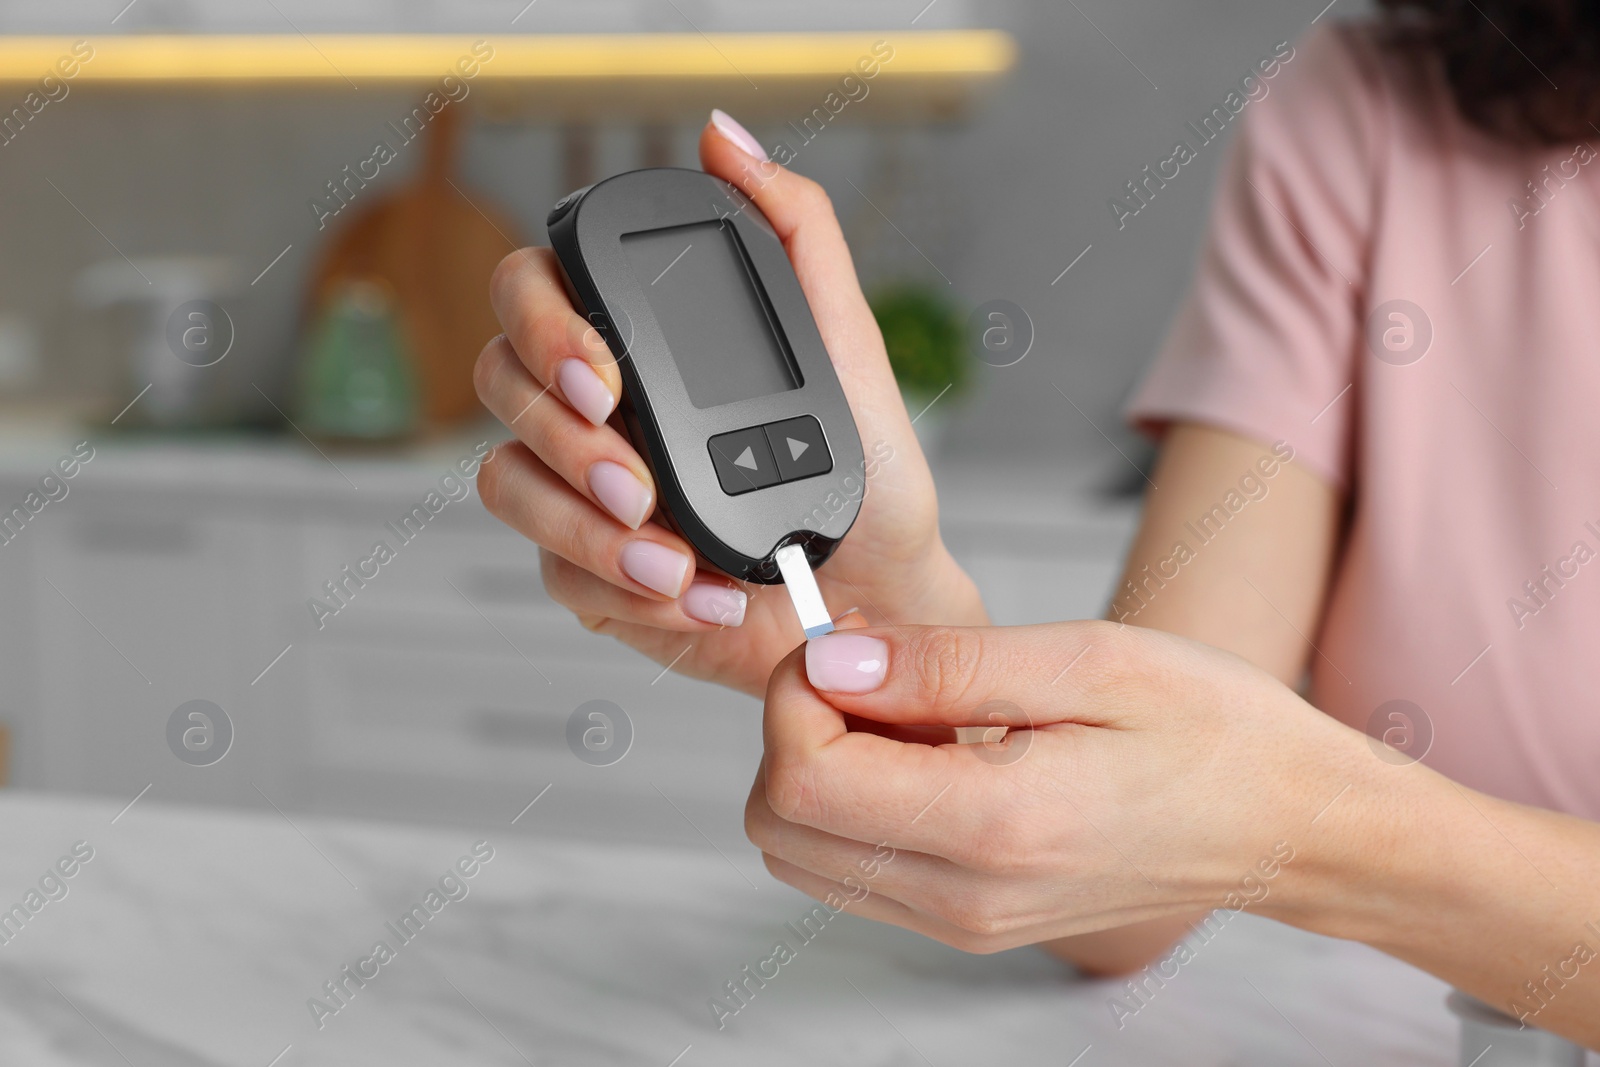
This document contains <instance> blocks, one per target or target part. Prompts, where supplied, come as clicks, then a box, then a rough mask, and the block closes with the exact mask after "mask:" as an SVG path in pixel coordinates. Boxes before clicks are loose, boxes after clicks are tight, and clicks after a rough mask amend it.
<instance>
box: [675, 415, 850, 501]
mask: <svg viewBox="0 0 1600 1067" xmlns="http://www.w3.org/2000/svg"><path fill="white" fill-rule="evenodd" d="M706 445H707V448H708V449H709V451H710V452H711V463H712V466H714V467H715V468H716V471H717V481H718V482H720V483H721V484H722V491H723V492H724V493H727V494H728V495H729V496H738V495H739V494H740V493H748V492H750V491H751V490H754V489H765V488H766V487H767V486H769V485H777V484H778V483H779V482H793V481H798V480H800V479H801V478H812V477H815V476H816V475H819V474H826V473H828V472H829V471H831V470H833V454H832V453H830V452H829V451H828V439H827V437H826V436H824V435H823V432H822V424H821V423H820V422H818V421H817V420H816V417H815V416H812V415H801V416H799V417H798V418H793V419H784V420H783V421H782V422H774V423H770V424H768V425H766V426H751V427H748V428H746V429H743V430H734V431H733V432H732V433H722V434H718V435H717V436H715V437H713V438H712V439H711V440H710V441H708V442H706Z"/></svg>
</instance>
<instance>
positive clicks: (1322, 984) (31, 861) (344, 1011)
mask: <svg viewBox="0 0 1600 1067" xmlns="http://www.w3.org/2000/svg"><path fill="white" fill-rule="evenodd" d="M123 803H124V802H121V801H118V802H107V801H106V800H104V799H95V800H89V799H76V798H68V797H61V796H51V795H43V794H27V793H16V792H9V793H6V794H4V795H3V796H0V909H7V908H10V907H11V905H12V904H14V903H24V902H25V900H26V894H27V893H28V891H29V889H30V887H33V886H37V885H38V883H39V880H40V878H41V876H43V875H44V874H45V873H46V871H47V870H48V869H49V868H51V866H52V865H53V864H55V863H56V862H57V860H58V859H59V858H60V857H62V856H65V855H67V854H68V853H70V851H71V850H72V848H73V846H74V844H75V843H76V842H79V841H85V842H88V846H89V847H92V848H93V850H94V855H93V858H92V859H91V860H89V861H88V862H86V863H83V864H82V865H81V866H80V867H79V868H78V869H76V872H75V874H74V875H73V876H72V877H71V878H70V879H65V880H64V881H63V882H62V883H61V884H65V886H66V887H67V892H66V895H65V896H60V897H59V899H55V900H49V901H47V902H45V903H43V905H42V906H41V907H39V908H38V911H37V912H36V913H35V914H33V915H32V916H31V917H30V918H29V919H28V920H27V922H26V923H24V924H23V925H22V929H21V931H20V933H14V934H7V936H8V937H9V940H7V941H5V942H4V943H0V1063H4V1064H26V1065H29V1067H55V1065H66V1064H72V1065H94V1067H102V1065H104V1067H111V1065H116V1067H128V1065H133V1067H157V1065H159V1067H200V1065H216V1067H222V1065H252V1067H268V1065H272V1067H300V1065H307V1064H341V1065H343V1064H384V1065H403V1064H413V1063H414V1064H444V1063H448V1064H467V1065H476V1064H512V1065H515V1064H536V1065H538V1067H561V1065H584V1067H588V1065H611V1064H641V1065H654V1067H668V1065H669V1064H670V1065H674V1067H702V1065H712V1064H729V1065H735V1064H736V1065H740V1067H748V1065H750V1064H757V1063H759V1064H762V1065H773V1067H782V1065H789V1064H793V1065H797V1067H798V1065H806V1067H813V1065H817V1064H848V1065H852V1067H889V1065H915V1064H926V1065H930V1067H955V1065H965V1064H995V1063H1006V1064H1051V1065H1055V1067H1061V1065H1064V1064H1072V1065H1074V1067H1100V1065H1107V1064H1172V1063H1182V1064H1185V1065H1193V1067H1208V1065H1215V1067H1223V1065H1230V1064H1273V1065H1290V1064H1308V1065H1309V1064H1314V1065H1319V1067H1327V1065H1328V1064H1334V1065H1338V1067H1346V1065H1351V1067H1355V1065H1369V1064H1415V1065H1441V1067H1443V1065H1447V1064H1451V1063H1453V1062H1454V1057H1455V1042H1456V1030H1455V1024H1454V1020H1453V1019H1452V1018H1451V1017H1450V1016H1449V1015H1448V1013H1447V1012H1446V1010H1445V1008H1444V997H1445V993H1446V988H1445V987H1444V985H1443V984H1442V983H1440V982H1438V981H1436V980H1434V979H1433V978H1431V977H1429V976H1427V975H1424V974H1422V973H1420V972H1418V971H1415V970H1413V969H1411V968H1409V967H1407V966H1405V965H1403V964H1401V963H1398V962H1396V961H1393V960H1390V959H1388V958H1386V957H1384V956H1382V955H1380V954H1379V953H1377V952H1375V951H1372V950H1369V949H1367V948H1365V947H1363V946H1360V945H1355V944H1350V943H1345V942H1339V941H1332V940H1327V939H1324V938H1319V937H1315V936H1312V935H1308V934H1304V933H1300V932H1298V931H1294V930H1291V929H1288V928H1285V927H1280V926H1277V925H1275V924H1272V923H1269V922H1266V921H1264V920H1261V919H1257V918H1255V917H1253V916H1249V915H1240V916H1238V917H1236V918H1234V919H1233V920H1232V921H1231V922H1229V923H1228V924H1227V925H1226V926H1225V927H1224V928H1223V929H1221V930H1220V931H1219V932H1218V933H1217V934H1216V935H1215V936H1214V937H1213V938H1212V940H1211V941H1210V942H1209V943H1206V944H1204V945H1201V946H1199V947H1198V948H1197V950H1196V958H1194V959H1193V960H1192V962H1190V963H1188V964H1186V965H1185V966H1183V967H1182V969H1181V970H1180V971H1179V972H1178V974H1177V976H1176V977H1175V978H1173V979H1172V980H1171V981H1169V982H1167V983H1166V985H1165V986H1164V987H1163V988H1160V989H1158V990H1156V991H1155V992H1154V993H1153V994H1151V995H1150V997H1149V999H1148V1002H1147V1003H1146V1004H1144V1005H1143V1006H1142V1007H1141V1008H1140V1009H1139V1010H1138V1012H1137V1013H1136V1014H1134V1015H1133V1016H1132V1017H1130V1018H1127V1019H1125V1020H1124V1025H1123V1026H1122V1028H1120V1029H1119V1028H1118V1026H1117V1023H1116V1021H1115V1020H1114V1018H1113V1015H1112V1012H1111V1010H1110V1009H1109V1007H1108V999H1109V998H1110V997H1112V996H1114V995H1117V994H1118V993H1119V991H1120V988H1121V987H1120V983H1110V982H1088V981H1082V980H1078V979H1075V978H1073V977H1072V976H1071V975H1070V973H1069V972H1067V971H1066V969H1065V968H1063V967H1062V966H1060V965H1058V964H1056V963H1054V962H1053V961H1051V960H1049V959H1048V958H1046V957H1045V956H1043V955H1042V954H1041V953H1038V952H1036V951H1034V950H1030V949H1023V950H1018V951H1015V952H1010V953H1004V954H1000V955H996V956H967V955H963V954H961V953H958V952H956V951H954V950H952V949H948V948H945V947H943V946H941V945H938V944H936V943H933V942H930V941H926V940H923V939H922V938H919V937H917V936H915V935H912V934H909V933H906V932H904V931H900V930H897V929H893V928H888V927H882V926H878V925H875V924H871V923H868V922H866V921H864V920H860V919H857V918H855V917H853V916H850V915H848V914H845V915H842V916H840V917H837V918H835V919H833V920H831V921H830V922H829V923H828V924H827V925H826V926H824V927H823V928H822V929H821V930H820V932H817V933H816V934H815V935H814V937H813V940H811V941H810V942H808V943H802V942H799V940H798V939H797V938H796V937H795V936H794V934H793V933H792V932H790V931H789V930H788V929H787V928H786V925H785V924H794V925H796V926H798V925H799V922H800V920H801V918H802V917H803V916H804V915H805V914H806V913H807V912H808V910H809V909H810V906H811V902H810V901H808V900H807V899H805V898H803V897H802V896H800V895H799V894H798V893H796V892H794V891H792V890H790V889H789V888H788V887H786V886H783V885H780V884H778V883H776V882H774V881H772V880H771V879H770V878H769V877H768V876H767V875H766V873H765V871H764V870H763V868H762V867H761V865H760V862H759V857H758V856H757V855H756V854H755V852H754V850H753V849H752V848H750V847H749V846H746V847H745V848H744V849H743V850H738V851H735V850H731V849H727V848H724V849H721V850H720V851H719V850H716V849H714V847H713V846H711V845H709V844H708V845H705V846H703V847H700V848H695V849H682V850H679V849H669V848H655V847H641V846H637V845H621V844H616V843H608V842H606V841H602V840H594V841H573V840H570V839H565V840H557V839H554V838H549V837H543V836H540V835H539V826H538V822H539V819H540V808H539V806H538V805H537V804H536V805H534V806H533V807H532V808H531V809H528V810H527V812H526V813H525V814H524V815H522V816H521V817H520V821H519V823H518V825H517V826H515V827H512V826H511V825H501V826H489V825H485V826H484V827H482V828H481V829H480V830H478V831H476V832H471V831H466V830H460V831H455V830H439V829H427V830H424V829H418V828H412V827H406V826H395V825H383V824H377V823H356V822H350V821H332V820H324V819H316V818H312V817H309V816H300V815H295V816H291V818H293V819H294V822H293V823H292V824H291V823H290V822H289V819H288V818H284V817H280V816H278V815H274V814H271V813H267V814H264V815H258V814H246V813H242V812H235V811H219V810H215V809H191V808H183V807H175V806H170V805H165V804H163V803H161V802H159V801H157V800H154V799H151V798H148V797H146V798H142V799H139V800H137V801H136V802H135V803H134V804H133V805H132V806H131V807H129V808H127V809H126V810H124V811H121V812H120V813H119V809H120V808H122V807H123ZM478 840H487V841H488V842H489V845H490V846H491V847H492V848H493V849H494V856H493V859H492V860H490V861H489V862H487V863H485V864H482V865H481V867H479V868H478V869H477V871H476V873H475V874H474V876H473V877H472V878H470V879H464V880H463V881H462V883H461V884H464V885H465V886H466V887H467V895H466V896H465V897H462V898H461V899H458V900H454V901H451V902H448V903H445V904H443V905H442V906H441V907H440V908H439V910H438V913H437V914H436V915H434V916H432V918H431V919H430V920H429V921H428V923H427V924H426V925H425V926H424V927H423V928H422V930H421V932H420V933H418V934H416V935H415V936H414V937H413V939H412V940H411V941H410V942H409V943H405V944H402V943H400V941H399V939H398V938H397V937H396V936H395V935H394V933H393V932H392V931H391V930H390V929H389V928H388V927H386V925H385V924H386V923H389V922H392V921H396V920H397V919H398V917H399V916H400V915H401V914H402V913H403V912H405V911H406V910H407V908H408V907H409V906H410V905H411V904H412V903H414V902H418V901H422V899H423V896H424V894H425V893H426V892H427V890H428V889H429V888H430V887H431V886H433V885H435V884H436V882H437V881H438V879H439V878H440V876H441V874H443V873H444V872H445V871H446V869H447V868H448V867H450V865H452V864H454V863H455V862H456V861H457V860H458V859H459V858H460V857H462V856H464V855H466V854H468V853H469V851H470V850H471V849H472V847H473V845H474V842H475V841H478ZM56 886H57V884H56V883H51V885H50V886H49V887H48V888H50V889H51V891H52V892H53V893H55V894H56V895H58V896H59V892H60V891H59V889H58V888H57V887H56ZM452 891H453V892H456V893H458V892H459V891H458V890H454V889H453V890H452ZM40 899H42V898H39V897H36V898H34V900H35V901H38V900H40ZM779 938H784V939H785V940H787V941H789V942H790V943H791V945H793V946H794V948H795V956H794V958H793V959H792V960H791V961H789V962H788V963H786V964H784V965H783V966H782V967H781V968H780V969H779V971H778V973H777V976H776V977H775V978H772V979H771V980H770V981H769V982H768V983H767V985H766V987H765V988H764V989H761V990H759V991H758V992H757V994H756V995H755V996H754V998H752V999H751V1000H750V1001H749V1003H748V1004H747V1005H746V1006H745V1007H744V1008H743V1009H742V1010H741V1011H740V1012H738V1014H736V1015H734V1016H733V1017H731V1018H729V1019H727V1020H726V1027H725V1028H724V1029H721V1030H719V1029H718V1028H717V1026H716V1024H715V1022H714V1021H713V1017H712V1013H711V1011H710V1009H709V1007H708V1000H709V998H710V997H712V996H714V995H717V994H719V993H722V992H723V984H724V983H725V982H728V981H730V980H734V979H737V978H739V977H740V974H739V972H740V969H741V968H742V967H743V966H744V965H745V964H752V965H753V964H756V963H757V962H759V961H761V960H763V959H765V958H767V957H768V956H769V955H770V954H771V952H772V945H773V943H774V941H775V940H777V939H779ZM380 939H381V940H384V941H386V942H388V943H389V944H390V945H391V947H394V948H395V955H394V958H393V959H391V960H389V961H388V962H386V963H384V964H382V965H381V966H376V974H375V976H374V977H372V978H371V979H370V980H369V981H368V982H367V983H366V985H365V987H364V988H360V989H357V990H356V992H355V993H354V995H353V996H351V997H350V998H349V1000H348V1002H347V1003H346V1004H345V1005H343V1006H342V1007H341V1008H340V1010H339V1011H338V1012H337V1013H335V1014H332V1015H330V1016H327V1017H325V1018H324V1019H323V1020H322V1023H323V1025H322V1027H321V1028H320V1029H319V1028H318V1025H317V1022H316V1020H315V1018H314V1016H313V1013H312V1011H311V1009H310V1008H309V1007H308V1005H307V1001H308V999H309V998H311V997H313V996H317V995H324V994H323V988H322V987H323V983H324V982H328V981H330V980H332V979H334V978H336V977H337V976H338V974H339V972H340V970H341V968H343V967H344V966H345V965H346V964H352V965H354V964H356V962H357V961H358V960H360V959H362V958H363V957H367V956H369V955H370V954H371V953H372V951H373V945H374V942H376V941H378V940H380ZM371 969H372V968H370V967H369V969H368V970H369V973H370V971H371ZM352 988H354V987H353V986H352ZM324 996H325V995H324ZM325 999H326V998H325ZM329 1003H332V1002H329ZM274 1057H277V1058H276V1059H275V1058H274Z"/></svg>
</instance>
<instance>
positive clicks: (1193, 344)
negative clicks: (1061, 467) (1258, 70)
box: [1126, 28, 1384, 488]
mask: <svg viewBox="0 0 1600 1067" xmlns="http://www.w3.org/2000/svg"><path fill="white" fill-rule="evenodd" d="M1369 48H1370V44H1369V42H1368V41H1367V40H1366V39H1365V38H1363V37H1361V36H1360V31H1359V30H1357V29H1354V28H1346V29H1334V28H1323V29H1319V30H1317V31H1315V32H1314V33H1313V34H1312V35H1311V36H1310V37H1308V38H1307V39H1306V40H1304V41H1301V42H1299V43H1298V44H1297V45H1296V46H1295V49H1294V51H1293V53H1291V54H1289V55H1288V56H1287V58H1286V59H1285V60H1283V61H1282V63H1281V66H1280V68H1279V70H1278V71H1277V74H1276V76H1275V77H1274V78H1271V79H1267V80H1264V81H1263V83H1262V84H1264V85H1266V86H1267V88H1268V93H1267V95H1266V96H1265V97H1263V98H1260V99H1257V100H1255V101H1253V102H1250V103H1248V104H1246V105H1245V106H1244V108H1243V111H1242V113H1241V115H1240V116H1239V119H1238V120H1237V121H1238V122H1239V129H1238V130H1237V133H1236V139H1235V141H1234V143H1233V144H1232V146H1231V151H1230V153H1229V156H1228V160H1227V163H1226V166H1225V168H1224V172H1223V177H1222V184H1221V186H1220V187H1219V189H1218V191H1217V194H1216V197H1215V202H1214V205H1213V210H1212V218H1211V223H1210V230H1209V233H1208V234H1207V237H1206V243H1205V247H1204V250H1203V252H1202V255H1201V259H1200V263H1199V267H1198V270H1197V272H1196V275H1195V277H1194V280H1193V282H1192V284H1191V288H1190V290H1189V292H1188V294H1187V296H1186V298H1185V300H1184V302H1183V305H1182V307H1181V309H1180V310H1179V312H1178V315H1177V317H1176V319H1175V320H1174V322H1173V325H1172V328H1171V330H1170V332H1169V334H1168V336H1167V339H1166V341H1165V343H1164V344H1163V346H1162V348H1161V351H1160V354H1159V355H1158V356H1157V358H1156V360H1155V362H1154V364H1153V365H1152V367H1151V368H1150V370H1149V371H1148V373H1147V374H1146V376H1145V378H1144V381H1143V382H1142V383H1141V385H1140V387H1139V388H1138V390H1137V391H1136V392H1135V394H1134V396H1133V399H1132V401H1131V402H1130V403H1129V405H1128V408H1127V412H1126V414H1127V417H1128V420H1129V422H1130V424H1132V425H1133V426H1134V427H1135V428H1137V429H1139V430H1141V431H1143V432H1145V433H1147V434H1149V435H1151V436H1152V437H1156V438H1159V437H1160V436H1161V434H1162V433H1163V432H1164V431H1165V429H1166V427H1167V426H1169V425H1170V424H1172V423H1173V422H1184V421H1189V422H1201V423H1207V424H1210V425H1213V426H1217V427H1219V428H1222V429H1225V430H1230V431H1232V432H1234V433H1238V434H1242V435H1244V436H1246V437H1249V438H1252V439H1256V440H1260V441H1262V442H1263V443H1266V444H1272V443H1275V442H1277V441H1286V442H1288V443H1289V444H1290V445H1291V446H1292V447H1293V448H1294V451H1295V457H1296V459H1297V460H1298V461H1299V462H1301V463H1303V464H1304V465H1305V466H1307V467H1308V468H1310V469H1311V470H1312V471H1314V472H1315V473H1317V474H1319V475H1321V476H1322V477H1324V478H1325V479H1327V480H1328V481H1329V482H1331V483H1333V484H1334V485H1337V486H1339V487H1341V488H1342V487H1345V486H1346V485H1347V484H1348V481H1349V472H1350V463H1351V456H1350V450H1351V437H1352V428H1353V426H1354V425H1355V417H1356V404H1355V400H1356V395H1355V394H1356V393H1357V392H1358V391H1359V388H1360V387H1359V385H1357V384H1356V383H1355V378H1354V375H1355V372H1356V369H1357V360H1356V356H1357V351H1358V349H1359V346H1360V345H1361V344H1362V343H1363V342H1362V325H1361V322H1360V307H1361V293H1362V289H1363V285H1364V272H1365V268H1366V264H1367V261H1368V255H1367V250H1368V243H1369V234H1370V229H1371V223H1372V218H1373V214H1374V208H1373V202H1374V199H1375V193H1374V190H1375V189H1376V187H1377V184H1378V167H1379V165H1380V152H1381V145H1382V128H1381V124H1382V122H1383V117H1384V112H1383V107H1384V102H1383V99H1382V97H1381V95H1380V78H1381V71H1380V70H1379V69H1378V67H1377V64H1376V63H1375V62H1374V60H1373V57H1372V56H1371V54H1370V53H1369V51H1368V49H1369Z"/></svg>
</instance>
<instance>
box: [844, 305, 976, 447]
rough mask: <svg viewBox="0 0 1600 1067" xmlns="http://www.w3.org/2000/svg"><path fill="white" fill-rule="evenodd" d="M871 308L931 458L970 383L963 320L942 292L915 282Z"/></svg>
mask: <svg viewBox="0 0 1600 1067" xmlns="http://www.w3.org/2000/svg"><path fill="white" fill-rule="evenodd" d="M868 304H869V305H870V306H871V308H872V314H873V317H874V318H876V319H877V320H878V329H879V330H881V331H882V332H883V343H884V347H885V348H887V349H888V351H889V366H890V367H891V368H893V370H894V376H895V378H896V380H898V381H899V383H900V393H901V395H902V396H903V397H904V398H905V402H906V410H907V411H909V412H910V413H911V415H912V417H914V418H916V420H917V421H916V424H915V428H916V431H917V439H918V440H919V441H920V442H921V443H922V448H923V451H925V452H932V451H934V450H935V448H936V446H937V444H938V442H939V440H940V438H941V437H942V436H943V431H944V427H945V425H946V422H945V420H946V418H947V417H948V415H949V411H950V403H951V401H952V400H954V399H956V398H957V397H959V396H960V395H961V394H962V393H964V392H965V391H966V389H967V385H968V382H969V380H970V375H971V368H970V367H969V366H968V365H967V357H966V352H965V346H964V341H963V337H962V333H963V331H962V324H961V316H960V314H959V313H958V312H957V310H956V308H955V305H954V304H953V303H951V301H950V300H949V299H947V298H946V297H945V296H944V294H943V293H942V292H940V291H939V290H937V289H934V288H932V287H931V286H927V285H923V284H921V283H916V282H909V283H903V284H899V285H894V286H889V287H885V288H884V289H881V290H879V291H877V292H875V293H874V294H873V295H872V296H871V297H870V298H869V300H868ZM936 398H937V400H938V403H934V400H935V399H936ZM929 404H933V406H932V407H931V408H930V407H929V406H928V405H929Z"/></svg>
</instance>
